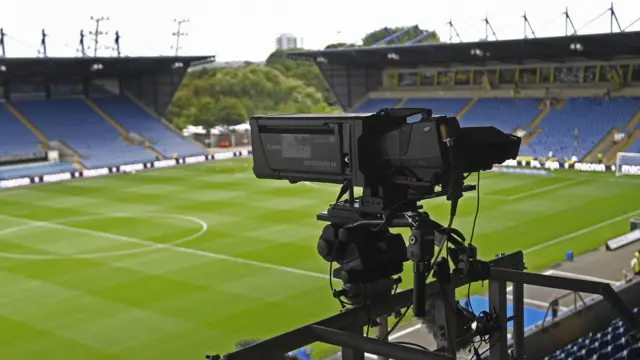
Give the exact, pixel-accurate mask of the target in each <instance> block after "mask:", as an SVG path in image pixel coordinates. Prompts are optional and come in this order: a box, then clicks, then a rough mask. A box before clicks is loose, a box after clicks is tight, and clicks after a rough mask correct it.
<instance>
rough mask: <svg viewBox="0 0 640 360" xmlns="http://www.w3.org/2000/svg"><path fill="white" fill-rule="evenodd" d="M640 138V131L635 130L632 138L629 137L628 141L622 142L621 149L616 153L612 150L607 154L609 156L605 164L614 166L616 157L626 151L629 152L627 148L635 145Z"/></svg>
mask: <svg viewBox="0 0 640 360" xmlns="http://www.w3.org/2000/svg"><path fill="white" fill-rule="evenodd" d="M639 137H640V129H635V130H633V133H632V134H631V136H629V138H628V139H627V141H625V142H621V143H620V146H619V148H618V149H617V150H616V151H613V150H612V151H611V152H610V153H608V154H607V156H606V157H605V164H606V165H613V164H614V163H615V162H616V157H617V156H618V153H620V152H624V151H625V150H627V148H628V147H629V146H631V144H633V143H634V142H635V141H636V140H637V139H638V138H639Z"/></svg>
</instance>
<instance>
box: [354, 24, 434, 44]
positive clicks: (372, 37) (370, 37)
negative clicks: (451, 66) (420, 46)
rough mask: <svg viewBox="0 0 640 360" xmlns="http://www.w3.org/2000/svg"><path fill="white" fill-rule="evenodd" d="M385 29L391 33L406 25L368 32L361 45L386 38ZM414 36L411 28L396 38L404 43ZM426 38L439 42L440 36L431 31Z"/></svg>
mask: <svg viewBox="0 0 640 360" xmlns="http://www.w3.org/2000/svg"><path fill="white" fill-rule="evenodd" d="M385 29H389V31H390V33H391V34H395V33H397V32H399V31H402V30H403V29H406V27H390V28H381V29H378V30H376V31H373V32H370V33H369V34H367V35H366V36H365V37H364V38H363V39H362V46H371V45H373V44H375V43H377V42H379V41H382V40H384V39H385V38H387V37H388V36H389V33H387V31H386V30H385ZM416 37H417V35H416V34H415V32H414V31H413V30H409V31H407V32H405V33H404V34H402V35H400V36H398V37H397V38H396V39H398V41H399V42H400V43H401V44H404V43H407V42H409V41H411V40H413V39H415V38H416ZM428 39H429V41H430V42H440V37H439V36H438V34H436V32H432V33H431V34H429V36H428Z"/></svg>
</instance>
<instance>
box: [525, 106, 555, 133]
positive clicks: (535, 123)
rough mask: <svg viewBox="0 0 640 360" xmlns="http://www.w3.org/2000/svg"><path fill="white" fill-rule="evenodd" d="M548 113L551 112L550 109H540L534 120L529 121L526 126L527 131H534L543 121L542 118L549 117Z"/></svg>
mask: <svg viewBox="0 0 640 360" xmlns="http://www.w3.org/2000/svg"><path fill="white" fill-rule="evenodd" d="M549 112H551V108H549V109H546V108H542V109H540V112H539V113H538V115H536V117H535V118H533V120H531V122H530V123H529V125H527V128H528V129H535V128H537V127H538V125H540V123H541V122H542V120H544V118H545V117H546V116H547V115H549Z"/></svg>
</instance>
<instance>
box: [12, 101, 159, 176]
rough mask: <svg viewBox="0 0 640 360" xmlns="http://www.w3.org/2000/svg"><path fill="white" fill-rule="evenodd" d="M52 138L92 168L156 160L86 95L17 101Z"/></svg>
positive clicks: (28, 116) (20, 107) (32, 120)
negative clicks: (113, 124)
mask: <svg viewBox="0 0 640 360" xmlns="http://www.w3.org/2000/svg"><path fill="white" fill-rule="evenodd" d="M13 105H14V107H15V108H16V109H17V110H19V111H20V112H21V113H22V114H23V115H24V116H25V117H26V118H27V119H29V121H31V122H32V123H33V124H34V126H36V127H37V128H38V129H40V131H42V132H43V133H44V134H45V135H46V136H47V138H49V139H50V140H57V141H60V142H62V143H64V144H65V145H67V146H68V147H69V148H70V149H72V150H73V151H75V152H77V153H78V154H80V155H81V158H82V160H81V162H82V164H84V165H85V166H87V167H89V168H95V167H105V166H114V165H122V164H127V163H135V162H144V161H153V160H155V155H154V154H152V153H151V152H148V151H146V150H145V149H144V148H143V147H140V146H133V145H128V144H127V143H126V142H125V141H124V140H123V139H122V138H121V137H120V134H119V133H118V132H117V131H116V129H114V128H113V127H111V126H110V125H109V124H108V123H107V122H106V121H105V120H104V119H102V117H100V115H99V114H98V113H96V112H95V111H94V110H93V109H92V108H91V107H89V105H87V103H86V102H84V101H83V100H82V99H58V100H31V101H17V102H14V103H13Z"/></svg>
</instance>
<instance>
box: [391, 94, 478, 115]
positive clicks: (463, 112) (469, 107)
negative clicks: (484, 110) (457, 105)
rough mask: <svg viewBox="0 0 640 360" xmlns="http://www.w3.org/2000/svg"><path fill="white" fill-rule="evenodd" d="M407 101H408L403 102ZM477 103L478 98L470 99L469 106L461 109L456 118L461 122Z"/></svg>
mask: <svg viewBox="0 0 640 360" xmlns="http://www.w3.org/2000/svg"><path fill="white" fill-rule="evenodd" d="M403 101H406V100H403ZM476 101H478V99H477V98H474V99H470V100H469V102H468V103H467V105H465V106H464V107H463V108H462V109H460V111H458V114H456V117H457V118H458V120H460V118H461V117H462V116H463V115H464V114H465V113H466V112H467V111H469V109H471V107H472V106H473V104H475V103H476Z"/></svg>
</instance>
